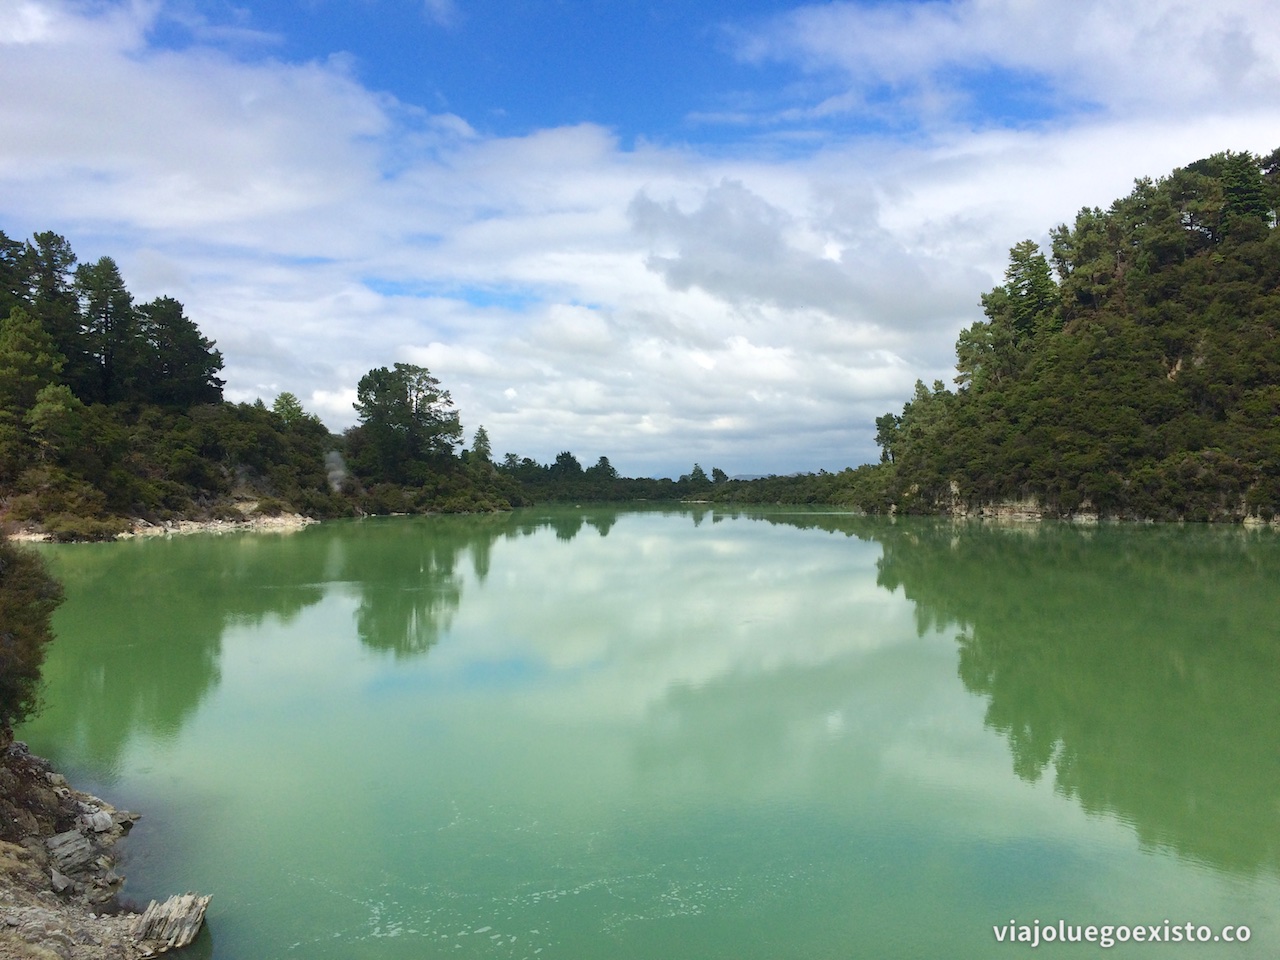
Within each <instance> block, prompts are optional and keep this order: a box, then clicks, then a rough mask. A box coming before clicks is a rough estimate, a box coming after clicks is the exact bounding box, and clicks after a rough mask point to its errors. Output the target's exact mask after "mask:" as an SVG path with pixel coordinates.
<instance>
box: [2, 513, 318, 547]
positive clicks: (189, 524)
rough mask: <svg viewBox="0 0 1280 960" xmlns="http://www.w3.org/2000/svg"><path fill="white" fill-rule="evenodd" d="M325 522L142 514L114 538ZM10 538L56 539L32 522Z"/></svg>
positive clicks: (275, 529) (273, 529)
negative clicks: (157, 519)
mask: <svg viewBox="0 0 1280 960" xmlns="http://www.w3.org/2000/svg"><path fill="white" fill-rule="evenodd" d="M320 522H321V521H319V520H317V519H315V518H314V517H307V516H304V515H302V514H300V513H282V514H279V515H278V516H273V517H269V516H258V517H246V518H244V519H243V520H225V519H218V520H165V521H162V522H160V523H151V522H149V521H147V520H144V519H142V518H140V517H134V518H132V519H130V520H129V529H128V530H125V531H123V532H121V533H118V534H116V535H115V536H113V537H111V538H110V539H111V540H133V539H135V538H138V537H171V536H185V535H186V534H191V533H218V534H222V533H294V532H296V531H298V530H302V529H304V528H305V527H309V526H311V525H312V524H315V523H320ZM8 536H9V539H10V540H14V541H20V542H23V543H51V542H53V541H54V540H55V539H56V538H55V537H54V535H53V534H51V533H49V532H48V531H46V530H44V529H42V528H41V527H40V526H39V525H35V524H33V525H31V526H28V527H24V528H22V529H19V530H14V531H12V532H11V533H9V535H8Z"/></svg>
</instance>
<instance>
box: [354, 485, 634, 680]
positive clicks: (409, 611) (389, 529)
mask: <svg viewBox="0 0 1280 960" xmlns="http://www.w3.org/2000/svg"><path fill="white" fill-rule="evenodd" d="M616 519H617V510H608V509H595V508H593V509H591V510H586V511H584V510H578V509H572V508H553V509H549V510H545V511H539V512H537V513H529V512H521V513H515V514H495V515H486V516H474V517H459V516H441V517H426V518H417V519H414V518H404V517H396V518H388V519H384V520H367V521H363V522H361V523H358V524H350V525H346V526H343V527H340V528H337V529H341V530H342V531H343V534H342V536H343V539H342V557H343V560H342V569H343V573H342V578H343V579H345V580H347V581H349V582H352V583H355V584H357V585H358V587H359V589H360V607H359V610H358V611H357V612H356V629H357V631H358V632H359V635H360V640H361V642H362V643H364V644H365V645H366V646H368V647H369V648H370V649H373V650H385V651H389V652H391V653H393V654H395V656H397V657H410V656H418V655H420V654H423V653H426V652H427V651H428V650H430V649H431V648H432V647H434V646H435V645H436V643H437V642H438V641H439V640H440V638H441V636H442V635H443V634H444V633H445V632H446V631H447V630H448V629H449V625H450V623H451V622H452V620H453V615H454V613H455V612H456V611H457V609H458V605H459V604H460V603H461V602H462V578H461V575H460V574H459V573H458V572H457V571H458V564H459V561H460V560H462V558H463V557H464V556H469V557H470V559H471V567H472V569H473V570H474V571H475V574H476V578H477V579H478V580H480V581H481V582H483V581H484V579H485V577H486V576H488V573H489V565H490V557H491V554H492V551H493V545H494V544H495V543H496V542H497V541H498V540H499V539H512V538H516V537H524V536H530V535H531V534H534V533H536V532H537V531H539V530H541V529H544V528H550V529H551V530H553V531H554V532H555V535H556V539H557V540H564V541H568V540H572V539H573V538H574V537H575V536H577V535H578V534H579V533H580V532H581V531H582V530H583V528H584V526H585V525H590V526H591V527H593V528H595V529H596V530H597V531H598V532H599V534H600V535H601V536H605V535H606V534H608V532H609V528H610V527H611V526H612V525H613V523H614V521H615V520H616Z"/></svg>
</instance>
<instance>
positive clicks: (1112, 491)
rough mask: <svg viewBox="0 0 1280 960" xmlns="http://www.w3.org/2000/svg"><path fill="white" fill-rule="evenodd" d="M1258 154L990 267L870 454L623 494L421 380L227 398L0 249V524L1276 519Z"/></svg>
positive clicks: (76, 281)
mask: <svg viewBox="0 0 1280 960" xmlns="http://www.w3.org/2000/svg"><path fill="white" fill-rule="evenodd" d="M1277 208H1280V150H1277V151H1275V152H1273V153H1272V154H1271V155H1270V156H1268V157H1265V158H1263V157H1255V156H1253V155H1251V154H1249V153H1231V152H1228V153H1221V154H1215V155H1214V156H1212V157H1209V158H1207V159H1204V160H1200V161H1198V162H1196V163H1193V164H1191V165H1189V166H1187V167H1185V168H1181V169H1178V170H1175V171H1174V172H1173V173H1171V174H1170V175H1168V176H1167V177H1164V178H1162V179H1160V180H1150V179H1143V180H1139V181H1137V182H1136V184H1135V187H1134V190H1133V192H1132V193H1130V194H1129V196H1127V197H1125V198H1123V199H1120V200H1117V201H1116V202H1115V203H1113V204H1112V205H1111V206H1110V208H1108V209H1107V210H1105V211H1104V210H1102V209H1099V208H1086V209H1084V210H1081V211H1080V213H1079V214H1078V215H1077V217H1076V219H1075V223H1074V224H1073V225H1070V226H1068V225H1066V224H1063V225H1061V226H1059V227H1057V228H1055V229H1054V230H1052V231H1051V234H1050V236H1051V248H1050V250H1049V252H1048V254H1046V253H1045V252H1044V251H1042V250H1041V249H1040V248H1039V247H1038V245H1037V244H1035V243H1034V242H1032V241H1030V240H1028V241H1024V242H1022V243H1019V244H1017V245H1016V246H1015V247H1014V248H1013V249H1012V250H1011V251H1010V259H1009V266H1008V270H1007V272H1006V275H1005V281H1006V282H1005V283H1004V284H1003V285H1001V286H998V287H996V288H995V289H994V290H992V291H990V292H989V293H987V294H985V295H983V296H982V297H981V304H982V309H983V313H984V315H985V319H983V320H979V321H978V322H976V323H974V324H973V325H972V326H970V327H969V328H968V329H966V330H964V331H963V332H962V333H961V334H960V338H959V341H958V342H957V344H956V371H957V375H956V378H955V388H954V389H951V388H949V387H948V386H946V385H944V384H943V383H941V382H935V383H934V384H933V385H932V386H926V385H925V384H924V383H922V382H917V384H916V388H915V392H914V395H913V396H912V397H911V398H910V399H909V400H908V402H907V403H906V405H905V406H904V407H903V410H902V412H901V413H900V414H892V413H890V414H885V415H884V416H882V417H880V418H879V419H877V420H876V423H875V428H876V441H877V443H878V444H879V446H880V447H881V450H882V455H881V462H880V463H878V464H867V465H863V466H860V467H857V468H849V469H846V470H844V471H841V472H839V473H827V472H820V473H818V474H804V475H793V476H783V477H779V476H771V477H766V478H763V479H757V480H750V481H742V480H730V479H729V478H728V477H727V476H726V475H725V473H724V472H723V471H722V470H720V469H718V468H713V469H712V471H711V473H710V474H708V473H707V472H705V471H704V470H703V468H702V467H701V466H700V465H698V464H695V465H694V466H693V468H692V470H691V471H690V472H689V473H688V474H685V475H684V476H681V477H680V478H679V479H677V480H670V479H652V478H628V477H623V476H620V475H619V474H618V471H617V470H616V469H615V468H614V467H613V465H612V464H611V463H610V462H609V459H608V458H607V457H600V458H599V460H598V461H597V462H596V463H595V464H593V465H591V466H588V467H584V466H583V465H582V464H581V463H580V462H579V461H578V459H577V458H576V457H575V456H574V455H573V454H572V453H571V452H569V451H564V452H562V453H560V454H559V455H558V456H557V457H556V458H555V460H554V461H553V462H551V463H548V464H541V463H538V462H537V461H535V460H533V459H531V458H528V457H520V456H518V455H517V454H515V453H507V454H505V456H503V457H501V458H497V457H495V456H494V454H493V452H492V450H491V448H490V443H489V438H488V434H487V432H486V431H485V429H484V428H483V427H478V428H476V429H475V431H474V433H473V439H472V443H471V446H470V448H469V449H468V448H464V447H463V442H464V441H463V427H462V423H461V420H460V417H459V414H458V411H457V410H456V409H455V408H454V405H453V401H452V399H451V397H450V396H449V393H448V391H447V390H445V389H444V388H443V386H442V385H441V383H440V382H439V381H438V380H437V379H436V378H435V377H434V376H432V375H431V373H430V371H428V370H426V369H425V368H422V367H418V366H412V365H409V364H402V363H396V364H393V365H392V366H391V367H380V368H378V369H375V370H370V371H369V372H368V373H367V374H366V375H365V377H364V378H363V379H362V380H361V381H360V384H359V387H358V390H357V403H356V405H355V407H356V412H357V414H358V417H359V423H358V425H357V426H355V427H353V428H351V429H349V430H347V431H346V432H345V433H343V434H341V435H338V434H333V433H331V432H330V431H329V430H328V429H327V428H326V427H325V426H324V424H323V423H321V421H320V420H319V418H318V417H316V416H314V415H312V414H310V413H308V412H306V410H305V409H304V408H303V406H302V404H301V403H300V402H299V400H298V398H297V397H296V396H294V395H293V394H290V393H284V394H281V395H280V396H278V397H276V398H275V399H274V401H273V402H272V404H271V405H270V406H267V405H266V404H265V403H264V402H263V401H261V400H259V401H258V402H257V403H253V404H245V403H239V404H236V403H230V402H227V401H225V400H224V399H223V396H222V387H223V381H222V380H221V379H220V378H219V376H218V374H219V373H220V371H221V370H222V356H221V354H220V353H219V351H218V350H217V349H216V346H215V344H214V343H213V342H211V341H210V340H208V339H207V338H206V337H205V336H204V335H203V334H202V333H201V332H200V330H199V328H198V327H197V326H196V324H195V323H194V322H193V321H192V320H191V319H189V318H188V317H187V316H186V313H185V310H184V308H183V305H182V304H181V303H179V302H178V301H177V300H175V299H173V298H171V297H159V298H157V299H155V300H152V301H150V302H148V303H142V304H139V303H136V302H135V300H134V298H133V296H132V295H131V294H130V293H129V292H128V290H127V289H126V287H125V284H124V282H123V280H122V278H121V275H120V271H119V269H118V267H117V266H116V264H115V262H114V261H113V260H112V259H111V258H110V257H102V258H101V259H99V260H98V261H96V262H95V263H89V264H80V263H78V261H77V258H76V256H75V254H74V253H73V252H72V251H71V248H70V245H69V244H68V243H67V241H66V240H65V239H64V238H62V237H60V236H58V235H57V234H55V233H51V232H45V233H37V234H36V235H35V236H34V237H33V238H32V239H31V240H29V241H26V242H19V241H15V240H11V239H10V238H9V237H7V236H5V235H4V234H3V233H0V318H3V319H0V520H3V522H4V523H6V524H8V525H10V526H12V525H14V524H36V525H39V526H41V527H42V528H43V529H45V530H47V531H48V532H50V533H52V534H53V535H54V536H56V537H60V538H65V539H73V538H93V537H103V536H111V535H113V534H115V533H117V532H119V531H121V530H123V529H125V528H126V527H127V526H128V525H129V523H130V519H129V518H141V519H143V520H147V521H150V522H159V521H164V520H168V519H173V518H179V517H189V518H205V519H211V518H219V517H225V518H228V519H231V518H235V519H238V518H240V517H242V516H244V515H245V512H246V511H256V512H259V513H275V512H282V511H296V512H299V513H303V514H307V515H309V516H314V517H335V516H351V515H362V514H385V513H411V512H425V511H434V512H474V511H485V510H503V509H508V508H510V507H513V506H520V505H523V504H529V503H535V502H542V501H554V500H559V501H570V502H574V501H607V500H613V501H625V500H670V499H692V500H712V501H718V502H733V503H778V502H790V503H827V504H833V505H841V506H849V507H854V508H859V509H862V510H866V511H868V512H884V511H901V512H911V513H933V512H971V511H974V510H978V509H981V508H982V507H983V506H984V505H990V504H994V503H999V502H1002V501H1010V500H1016V501H1030V502H1032V503H1034V504H1035V505H1036V506H1037V507H1038V508H1039V509H1042V510H1043V511H1044V512H1045V513H1047V514H1048V515H1051V516H1052V515H1061V516H1070V515H1073V514H1076V513H1081V512H1088V513H1097V514H1100V515H1103V516H1116V517H1134V518H1138V517H1141V518H1154V519H1189V520H1210V519H1241V518H1243V517H1245V516H1254V517H1258V518H1261V519H1267V520H1269V519H1271V518H1273V517H1274V516H1276V514H1277V511H1280V230H1277V227H1276V210H1277Z"/></svg>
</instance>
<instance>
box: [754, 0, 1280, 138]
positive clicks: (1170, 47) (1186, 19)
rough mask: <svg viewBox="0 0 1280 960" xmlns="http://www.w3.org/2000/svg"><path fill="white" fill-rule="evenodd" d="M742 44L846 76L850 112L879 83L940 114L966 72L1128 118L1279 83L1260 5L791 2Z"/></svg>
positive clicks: (1242, 100)
mask: <svg viewBox="0 0 1280 960" xmlns="http://www.w3.org/2000/svg"><path fill="white" fill-rule="evenodd" d="M739 41H740V47H739V51H740V54H741V56H742V57H744V58H745V59H747V60H751V61H760V60H766V59H781V60H787V61H794V62H797V63H799V64H800V65H801V66H803V67H804V68H805V69H807V70H809V71H822V70H837V71H839V72H841V73H842V74H843V75H844V76H845V77H846V78H847V79H848V80H849V81H850V82H851V84H852V89H851V90H850V91H846V92H845V93H843V94H841V95H839V96H838V97H831V96H828V97H827V98H825V99H824V103H828V104H830V103H833V102H834V103H836V105H837V106H840V107H843V108H845V109H848V108H851V107H856V106H859V105H864V104H865V99H864V98H865V97H866V96H868V95H870V94H872V93H873V92H874V91H875V90H876V88H881V87H884V86H888V87H890V88H893V89H894V90H895V91H896V94H897V99H898V102H900V103H914V105H915V106H916V107H917V109H921V110H923V111H924V112H935V113H937V112H941V111H942V110H945V109H946V108H947V107H949V106H952V105H953V103H952V101H953V98H954V96H955V95H956V92H957V91H963V90H964V89H965V78H966V76H968V77H974V76H981V75H983V74H987V73H989V72H991V71H1004V72H1006V74H1005V75H1006V82H1010V83H1015V84H1016V83H1018V82H1020V81H1021V82H1026V81H1028V80H1032V79H1037V80H1042V81H1044V82H1045V83H1046V84H1047V89H1046V90H1045V91H1044V94H1043V95H1044V96H1046V97H1049V98H1061V99H1063V100H1067V101H1073V102H1076V103H1083V104H1090V105H1100V106H1102V107H1104V108H1107V109H1109V110H1115V111H1122V112H1126V113H1130V112H1133V111H1137V110H1147V109H1151V108H1156V109H1159V110H1162V111H1176V112H1179V113H1182V114H1183V115H1185V113H1186V111H1188V110H1196V111H1198V110H1203V109H1206V108H1208V109H1212V110H1215V111H1217V110H1221V109H1222V107H1223V105H1224V103H1227V102H1229V103H1231V104H1233V105H1237V106H1239V105H1244V104H1250V103H1251V104H1260V103H1266V102H1267V101H1268V100H1270V99H1272V98H1273V96H1274V90H1275V88H1276V86H1277V84H1278V83H1280V52H1278V51H1280V20H1277V19H1276V16H1275V10H1274V7H1273V5H1272V4H1271V3H1270V2H1268V0H1222V2H1219V3H1213V4H1189V3H1184V2H1182V0H1149V2H1146V3H1142V4H1138V5H1134V4H1117V3H1112V2H1109V0H1046V2H1041V3H1034V4H1031V3H1025V2H1022V0H957V2H942V0H928V2H923V3H893V4H862V3H853V2H837V3H829V4H823V5H809V6H802V7H799V8H797V9H795V10H793V11H791V12H789V13H787V14H784V15H782V16H781V17H778V18H776V19H773V20H770V21H768V22H767V23H766V24H765V25H764V26H763V27H761V28H758V29H755V30H753V31H750V32H744V33H741V34H739ZM859 94H860V95H861V97H860V96H859ZM930 103H932V104H933V105H934V107H935V108H936V109H934V110H933V111H930V110H929V105H930ZM820 106H821V105H819V107H820Z"/></svg>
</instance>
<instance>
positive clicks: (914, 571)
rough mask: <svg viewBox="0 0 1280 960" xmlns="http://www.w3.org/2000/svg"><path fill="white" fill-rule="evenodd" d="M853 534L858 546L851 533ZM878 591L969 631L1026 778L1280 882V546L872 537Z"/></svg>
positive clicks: (1137, 536)
mask: <svg viewBox="0 0 1280 960" xmlns="http://www.w3.org/2000/svg"><path fill="white" fill-rule="evenodd" d="M846 532H852V530H849V531H846ZM860 533H862V535H864V536H865V535H868V534H870V535H871V536H873V537H874V539H876V540H878V541H879V542H880V543H881V544H882V545H883V548H884V557H883V559H882V560H881V561H880V577H879V583H880V585H881V586H883V587H885V588H887V589H890V590H895V589H897V588H899V587H901V588H902V589H903V591H904V592H905V594H906V596H907V597H908V598H909V599H911V600H913V601H914V602H915V603H916V604H917V616H918V618H919V621H920V622H921V624H922V625H924V624H928V623H936V624H939V625H942V624H946V623H955V624H957V625H959V628H960V634H959V637H958V640H959V643H960V666H959V673H960V678H961V679H962V680H963V682H964V684H965V686H966V687H967V688H968V689H970V690H971V691H973V692H974V693H978V694H981V695H982V696H984V697H986V698H987V699H988V700H989V707H988V710H987V723H988V725H989V726H990V727H992V728H993V729H995V730H998V731H999V732H1001V733H1002V734H1004V736H1005V737H1006V738H1007V739H1008V742H1009V746H1010V749H1011V751H1012V753H1013V766H1014V769H1015V770H1016V772H1017V773H1018V775H1019V776H1021V777H1023V778H1025V779H1028V780H1035V779H1037V778H1038V777H1039V776H1040V775H1041V774H1042V773H1043V772H1044V771H1045V770H1046V769H1048V768H1049V767H1052V768H1053V773H1054V778H1055V782H1056V785H1057V787H1058V789H1059V790H1061V791H1062V792H1064V793H1065V794H1067V795H1068V796H1071V797H1074V798H1075V799H1076V800H1078V801H1079V803H1080V804H1081V805H1082V806H1083V807H1084V808H1085V809H1086V810H1088V811H1090V812H1098V813H1111V814H1114V815H1117V816H1119V817H1120V818H1121V819H1123V820H1125V821H1127V822H1129V823H1132V824H1133V825H1134V827H1135V829H1136V830H1137V832H1138V834H1139V836H1140V837H1141V838H1142V839H1143V841H1144V842H1147V843H1153V844H1158V845H1162V846H1168V847H1170V848H1172V849H1174V850H1176V851H1178V852H1179V853H1181V854H1182V855H1184V856H1188V857H1192V858H1195V859H1198V860H1203V861H1205V862H1207V863H1210V864H1213V865H1215V866H1219V867H1224V868H1229V869H1243V870H1255V869H1259V868H1264V869H1280V804H1278V803H1277V797H1280V750H1277V744H1280V692H1278V691H1280V625H1278V624H1277V620H1276V610H1277V609H1280V584H1278V583H1277V580H1276V575H1275V572H1276V571H1277V570H1280V538H1276V537H1275V536H1272V535H1270V534H1269V532H1266V531H1263V532H1261V534H1259V535H1249V534H1248V533H1247V532H1242V531H1240V530H1220V529H1210V530H1196V529H1186V528H1170V527H1165V528H1159V527H1157V528H1149V527H1148V528H1135V527H1123V528H1110V527H1104V528H1101V529H1096V530H1081V529H1073V528H1070V527H1063V526H1058V525H1048V524H1046V525H1043V526H1036V527H1020V528H1007V527H1006V528H1001V527H994V528H993V527H988V526H979V525H973V526H955V525H950V524H945V523H934V524H930V523H927V522H920V523H898V524H892V525H891V524H887V523H883V522H874V525H865V526H862V529H861V530H860Z"/></svg>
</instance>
